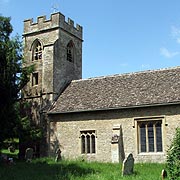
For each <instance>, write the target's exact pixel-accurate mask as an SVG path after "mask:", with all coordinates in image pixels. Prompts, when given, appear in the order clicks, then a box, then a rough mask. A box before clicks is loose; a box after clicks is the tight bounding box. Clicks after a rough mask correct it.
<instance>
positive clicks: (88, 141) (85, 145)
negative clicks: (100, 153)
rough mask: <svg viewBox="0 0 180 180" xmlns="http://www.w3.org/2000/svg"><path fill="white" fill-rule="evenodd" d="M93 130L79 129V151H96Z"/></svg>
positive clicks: (90, 152) (85, 152)
mask: <svg viewBox="0 0 180 180" xmlns="http://www.w3.org/2000/svg"><path fill="white" fill-rule="evenodd" d="M95 137H96V136H95V131H81V153H82V154H93V153H96V138H95Z"/></svg>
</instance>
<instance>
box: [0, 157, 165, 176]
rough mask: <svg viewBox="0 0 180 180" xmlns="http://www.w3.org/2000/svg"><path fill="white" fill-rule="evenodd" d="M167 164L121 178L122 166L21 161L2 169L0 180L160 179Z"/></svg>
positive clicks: (138, 167)
mask: <svg viewBox="0 0 180 180" xmlns="http://www.w3.org/2000/svg"><path fill="white" fill-rule="evenodd" d="M164 166H165V165H164V164H146V163H144V164H135V168H134V169H135V173H134V175H132V176H125V177H122V176H121V168H122V166H121V164H118V163H117V164H116V163H115V164H112V163H99V162H86V161H68V160H62V161H60V162H58V163H55V162H54V159H50V158H43V159H35V160H33V161H32V163H25V162H17V163H16V164H15V165H12V166H11V167H9V168H7V166H4V167H3V166H1V167H0V179H1V180H6V179H18V180H24V179H26V180H31V179H33V180H41V179H42V180H46V179H47V180H51V179H52V180H95V179H97V180H110V179H112V180H120V179H122V180H131V179H135V180H160V179H161V171H162V169H163V168H164Z"/></svg>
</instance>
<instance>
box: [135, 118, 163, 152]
mask: <svg viewBox="0 0 180 180" xmlns="http://www.w3.org/2000/svg"><path fill="white" fill-rule="evenodd" d="M161 125H162V121H161V120H155V121H139V122H138V132H139V133H138V136H139V152H162V151H163V148H162V127H161Z"/></svg>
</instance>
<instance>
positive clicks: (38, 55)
mask: <svg viewBox="0 0 180 180" xmlns="http://www.w3.org/2000/svg"><path fill="white" fill-rule="evenodd" d="M41 59H42V46H41V43H40V42H39V41H37V42H36V43H35V46H34V49H33V60H36V61H37V60H41Z"/></svg>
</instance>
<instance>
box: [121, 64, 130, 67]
mask: <svg viewBox="0 0 180 180" xmlns="http://www.w3.org/2000/svg"><path fill="white" fill-rule="evenodd" d="M120 66H121V67H127V66H128V63H121V64H120Z"/></svg>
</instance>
